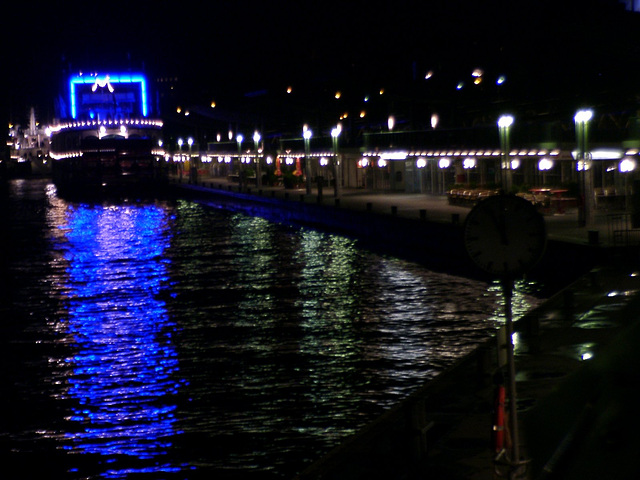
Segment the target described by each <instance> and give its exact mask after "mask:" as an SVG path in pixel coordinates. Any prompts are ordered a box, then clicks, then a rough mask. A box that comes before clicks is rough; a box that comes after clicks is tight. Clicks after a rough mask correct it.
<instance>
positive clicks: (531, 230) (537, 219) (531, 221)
mask: <svg viewBox="0 0 640 480" xmlns="http://www.w3.org/2000/svg"><path fill="white" fill-rule="evenodd" d="M463 235H464V243H465V247H466V250H467V253H468V255H469V258H470V259H471V260H472V261H473V263H475V264H476V266H478V267H479V268H481V269H482V270H484V271H485V272H487V273H489V274H490V275H491V276H493V277H494V278H495V277H497V278H499V279H500V281H501V284H502V291H503V295H504V306H505V307H504V308H505V311H504V313H505V330H506V340H507V341H506V344H507V345H506V346H507V366H508V367H507V368H508V373H509V383H508V393H509V426H510V430H511V452H508V453H510V455H508V456H507V458H505V460H506V461H507V462H506V465H507V466H508V467H509V478H510V479H512V480H515V479H518V478H521V475H522V473H523V467H524V466H525V465H526V463H527V462H526V461H525V460H523V459H521V458H520V445H519V436H518V435H519V432H518V412H517V394H516V368H515V358H514V357H515V355H514V347H513V338H512V337H513V318H512V298H513V287H514V281H515V280H516V279H517V278H518V277H520V276H522V275H524V274H525V273H527V272H528V271H530V270H531V269H532V268H533V267H534V266H535V265H536V264H537V263H538V262H539V261H540V259H541V258H542V255H543V254H544V251H545V249H546V238H547V235H546V224H545V221H544V218H543V217H542V215H541V214H540V212H538V211H537V210H536V208H535V206H534V205H533V204H532V203H531V202H529V201H527V200H525V199H523V198H520V197H517V196H515V195H505V194H499V195H494V196H491V197H488V198H486V199H484V200H481V201H480V202H478V204H476V205H475V206H474V207H473V208H472V209H471V211H470V212H469V214H468V215H467V218H466V219H465V222H464V227H463ZM498 460H502V459H501V454H499V455H498V457H497V458H496V462H497V461H498Z"/></svg>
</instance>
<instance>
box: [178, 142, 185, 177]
mask: <svg viewBox="0 0 640 480" xmlns="http://www.w3.org/2000/svg"><path fill="white" fill-rule="evenodd" d="M183 143H184V141H183V140H182V138H178V149H179V150H178V151H179V152H180V154H179V155H178V158H179V159H180V162H179V163H178V169H179V173H180V182H181V183H182V167H183V165H184V164H183V163H182V145H183Z"/></svg>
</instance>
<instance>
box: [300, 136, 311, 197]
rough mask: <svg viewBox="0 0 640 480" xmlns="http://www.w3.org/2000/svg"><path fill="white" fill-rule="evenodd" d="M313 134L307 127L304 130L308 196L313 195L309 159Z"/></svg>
mask: <svg viewBox="0 0 640 480" xmlns="http://www.w3.org/2000/svg"><path fill="white" fill-rule="evenodd" d="M312 135H313V133H312V132H311V130H309V128H308V127H307V126H306V125H305V126H304V127H303V129H302V136H303V138H304V171H305V175H306V176H307V195H309V194H311V159H310V158H309V141H310V140H311V136H312Z"/></svg>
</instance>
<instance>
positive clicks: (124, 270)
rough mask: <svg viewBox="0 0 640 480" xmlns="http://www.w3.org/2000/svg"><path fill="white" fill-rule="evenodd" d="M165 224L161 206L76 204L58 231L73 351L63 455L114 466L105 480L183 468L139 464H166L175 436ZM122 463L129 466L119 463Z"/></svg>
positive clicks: (175, 364)
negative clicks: (92, 457) (164, 290)
mask: <svg viewBox="0 0 640 480" xmlns="http://www.w3.org/2000/svg"><path fill="white" fill-rule="evenodd" d="M167 216H168V215H167V212H166V211H165V210H163V209H162V208H159V207H157V206H154V205H134V206H126V205H119V206H101V205H94V206H88V205H76V206H71V207H70V208H69V209H68V210H67V213H66V224H65V225H64V226H63V227H61V228H62V229H63V231H64V237H65V239H66V242H64V243H62V244H61V246H62V248H63V252H64V257H65V258H66V260H67V261H68V269H67V273H68V282H69V284H68V285H67V288H68V290H67V291H68V295H69V300H68V315H67V318H66V320H65V321H66V333H67V335H68V337H69V336H70V337H72V339H73V342H72V345H73V346H74V350H75V354H74V355H73V356H72V357H70V358H67V359H66V362H67V363H68V366H69V367H70V369H71V373H70V375H69V378H68V381H67V384H68V388H67V391H66V393H65V396H66V397H67V399H73V400H75V401H76V404H77V406H75V407H74V408H72V412H71V414H70V415H69V416H68V417H67V420H68V421H69V422H70V423H71V426H69V427H68V429H67V433H66V437H67V442H65V443H66V445H67V446H66V447H65V448H67V449H68V450H71V451H73V452H79V453H80V452H81V453H87V454H98V455H101V456H105V457H109V458H110V460H109V462H110V468H109V470H107V471H106V472H104V473H103V476H105V477H107V478H124V477H126V476H127V474H130V473H132V472H148V471H165V472H166V471H173V470H176V469H179V467H172V466H171V465H167V464H162V462H161V461H156V462H155V463H150V462H138V461H142V460H148V459H153V458H156V457H162V456H163V455H166V453H167V450H168V449H170V448H171V446H172V442H171V439H172V438H173V437H174V436H175V435H176V434H177V433H178V432H176V429H175V422H176V418H175V410H176V408H177V407H176V404H175V400H174V398H173V397H174V396H175V395H176V394H177V392H178V390H179V388H180V381H179V380H177V379H176V373H177V370H178V360H177V354H176V352H175V349H174V347H173V346H172V333H173V331H174V327H175V326H174V325H173V324H172V323H171V322H170V320H169V317H168V315H167V312H166V308H165V304H164V302H163V301H162V300H160V299H159V298H158V294H159V292H160V288H161V285H162V282H163V281H165V280H166V279H167V272H166V269H167V265H166V262H167V261H166V260H165V259H163V258H162V254H163V252H164V250H165V248H167V246H168V244H169V241H170V235H169V229H168V226H167V222H168V218H167ZM74 425H75V426H74ZM68 440H71V442H68ZM119 456H126V457H125V458H129V461H127V462H126V463H125V464H121V463H118V462H116V461H115V460H114V459H115V458H118V457H119ZM131 459H135V461H134V462H133V463H132V461H131ZM136 462H138V463H136Z"/></svg>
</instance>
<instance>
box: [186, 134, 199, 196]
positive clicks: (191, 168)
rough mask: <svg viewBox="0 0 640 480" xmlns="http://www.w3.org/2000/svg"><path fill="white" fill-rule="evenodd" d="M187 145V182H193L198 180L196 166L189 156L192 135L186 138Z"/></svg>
mask: <svg viewBox="0 0 640 480" xmlns="http://www.w3.org/2000/svg"><path fill="white" fill-rule="evenodd" d="M187 145H189V182H190V183H194V184H195V183H197V182H198V166H197V165H196V162H195V160H193V157H192V156H191V147H193V138H192V137H189V138H187Z"/></svg>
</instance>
